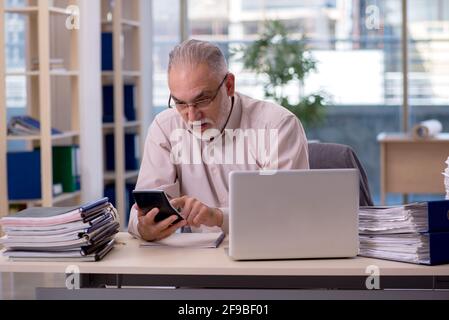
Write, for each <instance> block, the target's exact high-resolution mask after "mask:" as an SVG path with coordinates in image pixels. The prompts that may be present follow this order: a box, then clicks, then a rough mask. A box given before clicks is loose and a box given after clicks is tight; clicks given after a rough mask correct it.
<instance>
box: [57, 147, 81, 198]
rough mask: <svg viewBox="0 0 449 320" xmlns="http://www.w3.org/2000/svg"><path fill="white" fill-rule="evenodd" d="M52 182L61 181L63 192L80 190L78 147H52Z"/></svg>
mask: <svg viewBox="0 0 449 320" xmlns="http://www.w3.org/2000/svg"><path fill="white" fill-rule="evenodd" d="M53 183H61V184H62V189H63V191H64V192H75V191H78V190H80V168H79V147H78V146H75V145H72V146H55V147H53Z"/></svg>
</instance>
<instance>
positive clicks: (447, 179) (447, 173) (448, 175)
mask: <svg viewBox="0 0 449 320" xmlns="http://www.w3.org/2000/svg"><path fill="white" fill-rule="evenodd" d="M446 164H447V168H446V169H444V172H443V176H444V187H445V188H446V200H449V157H448V158H447V160H446Z"/></svg>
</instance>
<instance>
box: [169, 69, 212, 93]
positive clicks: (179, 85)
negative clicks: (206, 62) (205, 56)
mask: <svg viewBox="0 0 449 320" xmlns="http://www.w3.org/2000/svg"><path fill="white" fill-rule="evenodd" d="M216 78H217V76H216V75H215V74H214V73H213V72H211V70H210V68H209V67H207V66H206V67H205V66H197V67H189V66H179V67H173V68H172V69H171V70H170V73H169V87H170V91H171V93H172V95H173V96H175V97H176V98H178V99H185V98H193V97H194V96H196V95H199V94H201V93H203V92H204V93H206V92H208V91H213V90H214V89H215V86H216V82H217V80H216ZM178 95H179V96H178ZM186 95H188V96H189V97H186Z"/></svg>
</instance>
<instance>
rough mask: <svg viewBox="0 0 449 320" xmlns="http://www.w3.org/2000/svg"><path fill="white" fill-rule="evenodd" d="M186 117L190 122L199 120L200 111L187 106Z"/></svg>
mask: <svg viewBox="0 0 449 320" xmlns="http://www.w3.org/2000/svg"><path fill="white" fill-rule="evenodd" d="M188 108H189V109H188V111H187V112H188V117H189V121H190V122H194V121H198V120H201V112H200V111H198V109H197V108H195V107H193V106H188Z"/></svg>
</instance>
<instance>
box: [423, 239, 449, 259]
mask: <svg viewBox="0 0 449 320" xmlns="http://www.w3.org/2000/svg"><path fill="white" fill-rule="evenodd" d="M425 236H427V237H428V238H429V252H430V257H429V258H430V259H429V264H430V265H436V264H444V263H449V232H437V233H428V234H425Z"/></svg>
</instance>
